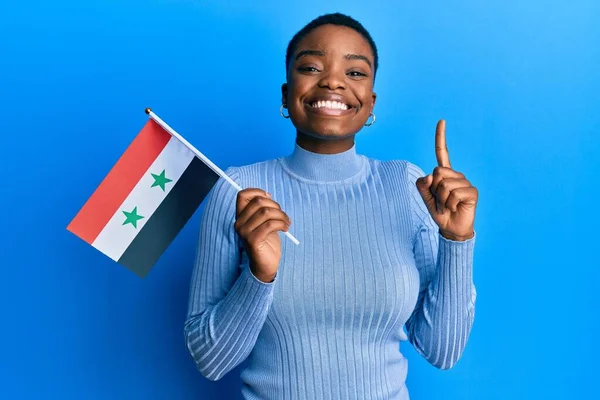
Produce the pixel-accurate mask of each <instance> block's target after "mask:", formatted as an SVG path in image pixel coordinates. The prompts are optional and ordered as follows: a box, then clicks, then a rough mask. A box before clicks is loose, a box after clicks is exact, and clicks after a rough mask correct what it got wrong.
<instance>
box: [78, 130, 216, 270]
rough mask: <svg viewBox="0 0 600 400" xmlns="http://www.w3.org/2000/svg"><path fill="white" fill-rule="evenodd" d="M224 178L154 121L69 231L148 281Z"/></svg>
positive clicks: (89, 201)
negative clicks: (147, 278)
mask: <svg viewBox="0 0 600 400" xmlns="http://www.w3.org/2000/svg"><path fill="white" fill-rule="evenodd" d="M218 178H219V175H218V174H217V173H216V172H215V171H213V170H212V169H211V168H209V167H208V165H206V164H205V163H204V162H203V161H202V160H201V159H200V158H198V157H196V155H195V153H194V152H193V151H192V150H191V149H190V148H189V147H188V146H187V145H186V144H184V143H183V142H182V141H181V140H179V139H178V138H177V137H175V136H173V135H171V134H170V133H169V132H168V131H166V130H165V129H164V128H163V127H162V126H161V125H159V124H158V123H157V122H156V121H154V120H153V119H148V122H147V123H146V124H145V126H144V127H143V128H142V130H141V131H140V132H139V133H138V134H137V136H136V137H135V138H134V140H133V141H132V142H131V144H130V145H129V147H128V148H127V149H126V150H125V152H124V153H123V154H122V155H121V157H120V158H119V160H118V161H117V163H116V164H115V165H114V166H113V168H112V169H111V170H110V172H109V173H108V175H107V176H106V177H105V178H104V180H103V181H102V182H101V183H100V185H99V186H98V187H97V189H96V190H95V191H94V193H93V194H92V196H91V197H90V198H89V199H88V200H87V202H86V203H85V204H84V205H83V207H82V208H81V210H80V211H79V212H78V213H77V215H76V216H75V218H73V220H72V221H71V222H70V224H69V225H68V227H67V230H69V231H70V232H72V233H73V234H75V235H76V236H78V237H79V238H81V239H82V240H84V241H85V242H87V243H88V244H90V245H92V246H93V247H95V248H96V249H98V250H99V251H101V252H102V253H104V254H105V255H107V256H108V257H110V258H112V259H113V260H115V261H117V262H118V263H119V264H121V265H123V266H125V267H127V268H128V269H130V270H131V271H133V272H134V273H135V274H137V275H138V276H140V277H142V278H143V277H145V276H146V275H147V274H148V272H150V269H151V268H152V266H153V265H154V264H155V263H156V261H157V260H158V258H159V257H160V256H161V254H162V253H163V252H164V251H165V250H166V248H167V247H168V246H169V244H170V243H171V242H172V240H173V239H174V238H175V236H177V234H178V233H179V231H180V230H181V229H182V228H183V226H184V225H185V224H186V222H187V221H188V220H189V218H190V217H191V216H192V215H193V214H194V212H195V211H196V209H197V208H198V206H199V205H200V203H201V202H202V200H204V198H205V197H206V195H207V194H208V192H209V191H210V190H211V188H212V187H213V186H214V184H215V183H216V182H217V179H218Z"/></svg>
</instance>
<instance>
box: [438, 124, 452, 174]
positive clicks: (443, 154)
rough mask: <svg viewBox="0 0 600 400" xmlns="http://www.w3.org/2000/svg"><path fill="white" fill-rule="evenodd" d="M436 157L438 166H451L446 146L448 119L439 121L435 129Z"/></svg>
mask: <svg viewBox="0 0 600 400" xmlns="http://www.w3.org/2000/svg"><path fill="white" fill-rule="evenodd" d="M435 158H437V163H438V166H440V167H447V168H451V166H450V155H449V154H448V147H447V146H446V121H444V120H443V119H441V120H439V121H438V124H437V128H436V130H435Z"/></svg>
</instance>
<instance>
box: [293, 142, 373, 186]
mask: <svg viewBox="0 0 600 400" xmlns="http://www.w3.org/2000/svg"><path fill="white" fill-rule="evenodd" d="M329 142H331V143H329V144H328V143H325V142H323V141H321V142H320V143H319V144H318V145H316V147H315V146H311V145H309V146H308V147H309V148H308V149H307V148H305V147H304V146H305V145H306V142H304V141H302V140H297V141H296V143H295V145H294V150H293V152H292V153H291V154H290V155H288V156H287V157H284V158H283V160H282V161H283V166H284V168H285V169H286V170H287V171H288V172H289V173H291V174H293V175H295V176H296V177H299V178H300V179H303V180H306V181H312V182H336V181H343V180H346V179H349V178H352V177H353V176H355V175H357V174H358V173H359V172H360V171H362V169H363V167H364V166H365V164H366V162H365V158H364V157H363V156H362V155H359V154H357V153H356V145H355V144H354V142H352V143H351V144H350V146H349V147H348V145H349V143H348V142H345V144H343V145H342V144H341V143H335V142H339V141H335V140H331V141H329ZM314 150H317V151H314Z"/></svg>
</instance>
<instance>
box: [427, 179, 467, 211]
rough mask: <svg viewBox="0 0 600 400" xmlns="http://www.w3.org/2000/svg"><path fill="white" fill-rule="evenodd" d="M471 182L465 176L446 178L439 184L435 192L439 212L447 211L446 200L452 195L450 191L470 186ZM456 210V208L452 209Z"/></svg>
mask: <svg viewBox="0 0 600 400" xmlns="http://www.w3.org/2000/svg"><path fill="white" fill-rule="evenodd" d="M470 186H471V183H470V182H469V181H468V180H466V179H464V178H445V179H443V180H442V181H441V182H440V183H439V185H438V186H437V190H436V192H435V198H436V208H437V210H438V212H439V213H444V211H446V201H447V200H448V197H449V196H450V193H451V192H452V191H453V190H455V189H459V188H464V187H470ZM451 210H452V211H455V210H454V209H451Z"/></svg>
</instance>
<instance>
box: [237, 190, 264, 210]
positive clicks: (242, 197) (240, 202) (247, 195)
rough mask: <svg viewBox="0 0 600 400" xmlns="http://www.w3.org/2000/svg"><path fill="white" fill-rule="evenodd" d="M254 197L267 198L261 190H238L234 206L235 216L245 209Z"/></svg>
mask: <svg viewBox="0 0 600 400" xmlns="http://www.w3.org/2000/svg"><path fill="white" fill-rule="evenodd" d="M255 197H264V198H268V196H267V192H265V191H264V190H262V189H257V188H248V189H243V190H240V191H239V192H238V194H237V200H236V204H235V209H236V213H235V215H240V214H241V212H242V211H243V210H244V208H246V206H247V205H248V203H249V202H250V201H251V200H252V199H254V198H255Z"/></svg>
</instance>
